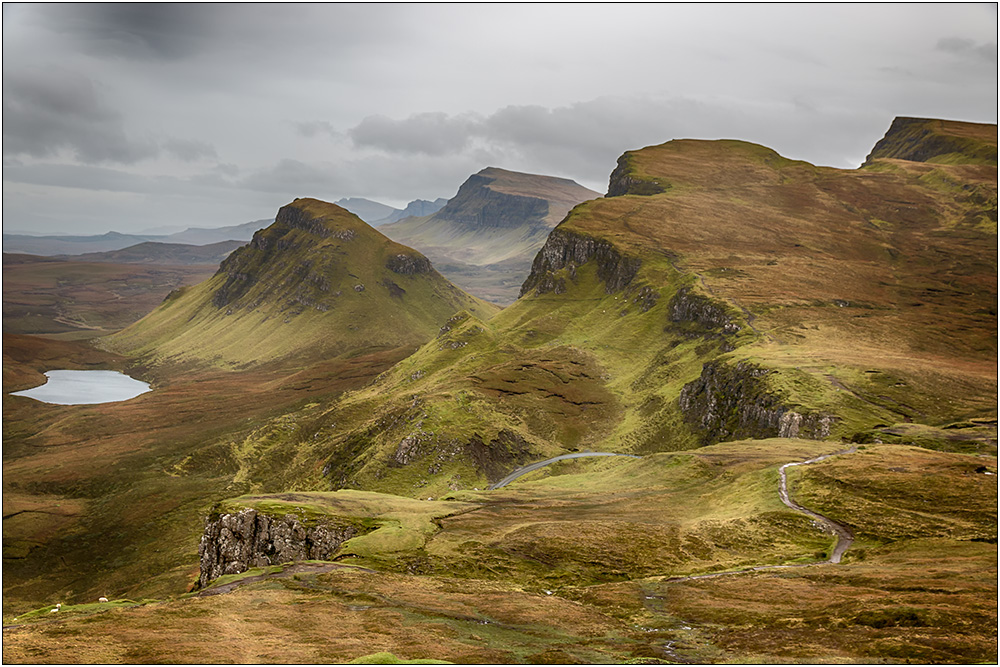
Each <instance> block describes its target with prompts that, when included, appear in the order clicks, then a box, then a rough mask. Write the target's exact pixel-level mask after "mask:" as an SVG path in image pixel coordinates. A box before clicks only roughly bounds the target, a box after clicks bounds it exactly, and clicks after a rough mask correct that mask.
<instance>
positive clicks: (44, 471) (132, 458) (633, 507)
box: [4, 123, 997, 664]
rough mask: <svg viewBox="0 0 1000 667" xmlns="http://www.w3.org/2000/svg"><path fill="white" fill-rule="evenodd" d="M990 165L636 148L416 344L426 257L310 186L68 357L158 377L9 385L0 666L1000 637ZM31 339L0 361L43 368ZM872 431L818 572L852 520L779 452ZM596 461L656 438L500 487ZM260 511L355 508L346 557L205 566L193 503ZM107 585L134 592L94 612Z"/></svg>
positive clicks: (885, 652)
mask: <svg viewBox="0 0 1000 667" xmlns="http://www.w3.org/2000/svg"><path fill="white" fill-rule="evenodd" d="M960 126H961V124H958V126H956V125H955V124H951V123H948V124H944V125H943V127H945V128H946V129H948V128H951V129H948V131H949V132H951V133H952V134H956V135H957V134H960V133H961V131H960V130H961V127H960ZM956 128H958V129H956ZM968 132H970V133H973V134H975V133H976V132H978V130H976V129H975V128H971V129H968ZM911 157H913V156H911ZM978 159H979V158H977V157H976V156H975V155H973V156H972V157H970V158H969V159H966V160H964V162H963V161H962V160H956V159H953V158H949V159H948V160H945V161H937V162H935V161H919V160H913V159H903V158H900V157H875V158H873V159H872V160H871V161H870V162H869V164H867V165H866V166H864V167H862V168H859V169H856V170H839V169H832V168H823V167H816V166H813V165H810V164H808V163H805V162H800V161H792V160H788V159H785V158H783V157H781V156H780V155H778V154H777V153H775V152H773V151H771V150H770V149H767V148H765V147H762V146H757V145H754V144H749V143H745V142H739V141H692V140H683V141H672V142H669V143H666V144H663V145H660V146H652V147H648V148H644V149H641V150H636V151H629V152H628V153H626V154H625V155H624V156H623V157H622V159H621V160H619V165H618V167H617V168H616V169H615V172H614V173H613V174H612V176H611V183H610V187H609V193H610V194H611V195H612V196H608V197H605V198H602V199H595V200H592V201H588V202H585V203H583V204H579V205H577V206H576V207H575V208H573V210H572V211H571V212H570V213H569V214H568V215H567V216H566V217H565V219H564V220H563V222H562V223H561V224H559V225H558V226H557V227H556V228H555V229H554V230H552V231H551V233H550V234H549V236H548V238H547V240H546V242H545V245H544V246H543V247H542V248H541V250H540V251H539V252H538V253H537V255H536V256H535V259H534V261H533V263H532V267H531V272H530V275H529V277H528V278H527V280H526V281H525V282H524V284H523V286H522V287H521V296H520V298H519V299H518V300H517V302H516V303H514V304H513V305H511V306H509V307H507V308H505V309H504V310H502V311H500V312H499V313H497V314H493V313H492V312H491V311H490V310H489V309H487V308H483V307H482V306H481V305H480V304H477V303H476V302H474V301H471V300H470V301H469V302H467V303H471V304H472V305H468V306H463V305H461V304H452V303H451V302H448V303H449V307H451V306H452V305H454V306H455V310H453V311H450V312H448V313H446V314H444V315H443V316H441V317H439V318H438V319H437V320H436V321H435V322H433V323H430V322H428V323H427V324H426V328H425V329H424V330H423V331H424V332H425V333H424V337H423V338H422V339H419V340H415V339H410V338H406V339H403V338H401V337H402V336H405V335H407V334H408V331H407V330H406V329H405V328H403V327H395V326H392V327H390V326H387V325H386V324H385V323H386V322H388V321H389V320H388V319H387V318H386V319H382V320H381V329H377V328H376V327H375V326H374V325H373V324H372V323H371V320H374V319H375V318H378V317H382V318H385V316H386V315H387V314H391V315H393V316H394V319H393V320H392V322H396V321H397V320H396V319H395V318H402V317H404V316H405V317H411V318H414V319H413V321H420V320H419V316H418V315H417V314H406V315H404V313H403V311H405V309H406V308H407V307H408V306H407V304H410V303H415V304H417V305H419V306H420V307H421V308H427V307H429V306H428V305H427V304H429V303H430V301H431V297H430V296H429V294H430V293H433V289H436V288H433V285H437V284H438V283H436V282H431V281H430V280H429V279H427V276H428V275H430V276H433V274H431V273H429V272H427V271H421V270H420V269H421V268H422V267H424V266H426V265H425V264H424V262H425V261H426V260H423V257H422V256H421V255H419V254H418V253H416V252H414V251H407V250H405V249H404V250H399V249H398V248H399V246H396V245H394V244H393V243H392V242H390V241H388V240H387V239H383V240H379V237H377V236H365V235H368V234H369V231H367V228H365V227H360V226H357V225H359V224H360V223H358V222H353V221H355V220H356V218H353V216H351V217H347V216H346V214H341V213H338V212H337V211H339V209H336V210H334V208H331V207H330V206H329V205H324V204H321V203H318V202H315V200H299V201H297V202H295V203H293V204H292V205H290V207H286V209H283V211H284V212H285V214H286V216H279V220H278V222H277V223H276V225H275V226H274V227H272V228H270V229H269V230H265V231H264V232H262V233H260V234H259V235H258V238H256V239H255V241H254V243H252V244H251V245H250V246H248V248H247V249H245V251H242V252H239V253H235V254H234V255H233V256H232V257H231V258H230V259H229V260H227V262H226V264H225V265H224V266H223V267H222V269H221V270H220V272H219V274H217V275H216V276H215V277H214V278H212V279H211V280H210V281H208V282H206V283H203V284H202V285H199V286H197V287H194V288H189V289H188V290H187V291H185V292H182V293H181V294H180V295H176V296H175V297H174V298H172V299H170V300H168V301H167V303H165V304H164V305H163V307H161V308H160V309H159V310H158V311H157V312H156V313H154V314H153V315H151V316H150V317H149V318H146V320H144V321H143V322H140V323H139V324H137V325H136V326H135V327H134V328H132V329H130V330H126V331H125V332H123V333H122V334H120V335H119V336H117V337H114V338H112V339H111V341H112V342H113V343H114V344H115V346H116V347H117V349H121V350H125V351H127V352H128V354H129V355H132V356H130V358H129V360H125V359H123V358H121V357H114V356H113V355H102V356H97V357H88V358H87V359H82V358H81V359H78V360H76V362H78V365H85V362H86V363H92V364H103V365H108V364H110V365H118V366H121V367H125V366H126V365H127V364H132V368H133V369H134V370H137V371H141V372H143V373H145V374H147V377H149V379H151V380H153V381H154V387H155V390H154V391H153V392H150V393H148V394H144V395H143V396H142V397H139V398H137V399H135V400H134V401H128V402H125V403H122V404H109V405H103V406H81V407H63V406H56V407H52V406H41V405H34V404H31V403H30V402H29V401H30V399H25V398H22V397H7V399H5V402H4V457H5V458H4V473H5V475H4V501H5V510H4V516H5V517H6V518H5V526H4V538H5V540H4V542H5V545H4V546H5V564H4V574H5V578H4V594H5V612H6V614H5V622H8V623H9V622H14V623H19V622H21V621H13V619H12V618H11V617H12V616H15V615H17V616H19V618H20V616H22V615H23V614H24V612H28V613H29V618H28V621H29V622H28V623H26V624H25V625H24V627H21V628H18V629H16V630H15V631H14V632H12V633H9V634H8V635H7V636H5V640H6V641H5V644H4V651H5V653H4V658H5V661H8V662H25V661H36V662H37V661H43V662H44V661H52V662H55V661H68V662H74V661H80V660H90V661H96V662H164V661H190V662H204V656H205V655H206V654H207V652H209V651H212V652H213V653H211V654H212V655H214V656H216V659H218V660H228V661H233V662H278V661H280V662H344V661H347V660H353V659H357V658H364V657H365V656H370V655H372V654H373V653H375V652H379V651H385V652H389V653H391V654H392V655H393V656H396V657H399V658H401V659H419V658H427V659H438V660H448V661H451V662H458V663H474V662H533V663H542V662H558V663H563V664H568V663H573V662H604V663H619V662H626V661H646V662H651V661H669V662H695V663H698V662H741V661H742V662H880V661H888V662H892V661H906V660H913V661H924V662H959V663H961V662H984V661H987V662H988V661H990V660H992V659H994V658H995V652H996V634H995V628H996V473H997V467H996V465H997V464H996V437H997V436H996V418H997V415H996V407H997V394H996V363H997V361H996V344H997V339H996V331H997V329H996V301H997V289H996V287H997V278H996V276H997V264H996V247H997V238H996V167H995V165H992V164H982V163H980V162H978ZM352 225H354V226H352ZM362 238H366V239H370V240H371V242H369V243H365V244H364V250H363V252H362V253H361V254H357V255H355V254H354V253H353V252H351V250H352V249H353V248H354V247H355V246H352V244H356V243H357V242H359V241H360V240H362ZM316 248H322V249H324V254H323V255H322V257H320V256H317V255H314V254H312V252H313V251H314V250H315V249H316ZM365 253H367V254H365ZM400 255H402V256H403V257H404V259H400ZM330 257H335V258H337V261H332V260H331V261H330V263H329V264H325V263H324V262H326V261H327V259H328V258H330ZM354 257H358V258H361V259H363V261H361V262H359V263H358V264H353V263H350V262H353V259H350V258H354ZM340 258H343V262H344V263H343V264H342V263H340V262H341V259H340ZM265 267H266V269H267V270H266V271H265V270H264V268H265ZM342 267H346V268H344V269H343V271H342ZM393 267H396V269H403V271H402V273H400V272H399V271H397V270H394V269H393ZM320 269H322V270H320ZM345 272H346V273H345ZM352 274H353V275H352ZM317 276H330V279H329V280H330V282H329V284H327V283H324V281H323V280H321V279H319V278H318V277H317ZM387 279H388V281H389V283H391V284H394V285H396V286H397V287H398V288H400V289H401V290H405V293H403V294H402V295H399V294H397V295H396V296H393V294H394V293H395V292H394V290H393V289H392V288H391V287H390V286H389V284H388V283H387V282H386V280H387ZM421 279H425V280H427V282H425V283H423V284H424V287H420V286H419V284H418V283H419V281H420V280H421ZM355 280H357V281H359V282H360V283H363V284H364V285H365V289H364V291H357V292H352V293H351V294H348V293H347V289H345V288H344V287H347V288H349V289H351V290H353V285H354V284H357V283H355V282H354V281H355ZM428 285H430V286H428ZM342 286H344V287H342ZM338 290H340V291H341V294H340V295H339V296H334V293H335V292H336V291H338ZM444 294H450V292H445V293H444ZM348 297H351V298H353V299H354V300H352V301H349V300H347V298H348ZM368 297H370V299H371V300H367V301H366V300H364V299H366V298H368ZM411 297H413V299H414V300H413V301H412V302H411V301H407V299H409V298H411ZM351 304H370V305H372V309H367V310H366V309H363V308H362V309H361V310H357V311H352V310H350V309H349V307H350V306H351ZM390 306H394V307H393V308H390ZM323 307H326V308H327V309H328V310H327V311H324V310H322V308H323ZM456 311H457V312H456ZM338 312H339V313H355V314H354V315H353V319H350V320H347V319H337V318H336V317H334V318H332V319H328V320H323V322H326V323H327V328H326V329H323V327H322V326H321V325H320V321H321V320H320V318H322V317H323V316H331V315H336V314H337V313H338ZM365 317H367V318H368V319H367V320H365V319H364V318H365ZM428 319H429V318H428ZM286 320H287V321H286ZM227 323H229V324H232V326H233V327H235V331H236V333H234V334H229V333H227V329H226V326H227ZM331 323H333V324H331ZM345 323H350V324H352V325H355V326H358V327H367V326H371V327H372V328H371V329H369V330H367V331H368V332H367V333H364V332H363V331H361V330H360V329H359V330H357V331H356V330H354V329H350V328H349V327H348V328H347V330H346V332H345V331H344V328H343V327H342V326H341V325H343V324H345ZM324 332H325V333H324ZM380 336H387V337H390V338H388V339H384V338H380ZM391 336H399V337H397V338H391ZM407 341H408V344H409V347H406V344H407ZM373 345H374V346H379V345H381V346H383V347H382V348H378V347H376V348H374V349H373V348H372V347H370V346H373ZM392 345H395V347H392V348H391V349H390V348H389V347H388V346H392ZM198 346H202V347H201V348H200V349H199V347H198ZM352 346H356V347H352ZM24 347H25V349H28V346H24ZM43 351H44V350H43ZM338 351H339V352H343V355H342V356H336V354H337V353H338ZM345 351H346V352H345ZM72 352H73V351H72V350H70V349H69V348H65V349H63V348H60V349H59V350H55V349H51V350H48V351H47V353H50V355H51V356H53V357H55V356H60V355H62V356H67V357H69V356H71V353H72ZM91 352H92V351H91ZM38 354H41V352H39V353H38ZM80 354H81V356H86V355H82V353H80ZM21 356H24V355H21ZM11 358H12V359H14V361H15V362H16V363H17V364H19V365H20V367H19V368H18V369H16V370H17V372H14V373H9V374H8V373H7V372H6V371H7V369H6V368H5V381H7V379H8V375H9V376H10V381H11V382H24V381H27V380H28V379H30V378H31V377H33V375H32V374H33V373H35V372H36V371H38V370H41V368H40V367H36V366H35V365H33V362H30V360H28V359H22V358H20V357H18V358H16V359H15V358H14V357H11ZM267 361H274V362H275V363H263V362H267ZM151 362H155V363H152V365H150V364H151ZM174 362H191V363H189V364H188V363H174ZM206 362H208V363H206ZM277 362H281V363H277ZM5 364H6V359H5ZM5 388H6V387H5ZM844 441H849V442H844ZM851 444H853V445H855V446H856V447H857V451H852V452H848V453H844V454H843V455H840V456H836V457H834V458H831V459H829V460H824V461H822V462H819V463H815V464H811V465H808V466H798V467H795V468H790V469H788V486H789V489H790V492H791V495H792V497H793V499H796V500H797V501H798V502H800V503H802V504H804V505H805V506H806V507H809V508H812V509H813V510H815V511H819V512H821V513H823V514H825V515H827V516H829V517H830V518H832V519H834V520H836V521H839V522H841V523H842V524H844V525H845V526H846V527H847V528H848V529H849V530H850V531H851V532H852V534H853V535H854V537H855V542H854V543H853V545H852V546H851V548H850V549H849V550H848V551H847V553H846V555H845V556H844V560H843V561H842V562H841V563H840V564H833V563H823V562H822V561H823V560H824V559H825V557H826V556H827V555H828V554H829V553H830V548H831V547H832V545H833V538H832V537H831V536H830V535H828V534H825V533H823V532H822V531H821V530H819V529H818V528H817V526H816V525H815V524H814V523H813V521H812V520H811V519H810V518H808V517H807V516H805V515H803V514H801V513H798V512H795V511H792V510H791V509H789V508H788V507H786V506H785V505H784V504H782V503H781V501H780V500H779V498H778V494H777V488H778V484H779V474H780V473H779V472H778V471H779V468H780V466H781V465H783V464H785V463H790V462H801V461H803V460H805V459H809V458H812V457H815V456H818V455H821V454H829V453H832V452H836V451H842V450H847V449H848V448H849V447H850V446H851ZM587 450H591V451H604V452H619V453H629V454H635V455H640V456H642V457H643V458H641V459H639V460H634V459H624V458H619V457H615V458H605V459H580V460H573V461H562V462H560V463H558V464H555V465H552V466H547V467H545V468H542V469H540V470H537V471H535V472H532V473H530V474H529V475H526V476H524V477H521V478H519V479H518V480H516V481H515V482H514V483H513V484H511V485H510V486H507V487H504V488H502V489H499V490H496V491H486V490H485V489H486V486H487V485H488V484H489V483H491V482H494V481H496V480H498V479H500V478H502V477H503V476H505V475H506V474H507V473H509V472H510V471H511V470H513V469H514V468H517V467H519V466H521V465H523V464H525V463H528V462H532V461H537V460H539V459H542V458H546V457H549V456H554V455H557V454H563V453H566V452H572V451H587ZM242 508H253V509H254V511H255V512H258V513H259V514H258V515H257V516H260V515H264V516H266V517H269V518H268V520H269V521H271V520H274V521H277V520H279V519H280V520H281V521H285V522H287V523H285V524H282V525H286V526H288V525H292V526H294V522H293V521H292V516H293V515H294V516H295V517H297V518H296V519H295V521H299V520H300V519H301V521H302V522H304V523H305V524H309V525H310V526H311V527H312V528H316V527H317V526H319V525H321V524H322V522H323V521H324V520H325V519H324V517H334V518H335V519H336V521H337V522H338V524H339V525H342V526H348V527H352V528H355V529H357V530H356V532H354V533H352V534H351V535H350V536H348V537H345V539H346V541H344V542H342V543H341V544H340V546H339V547H338V549H339V551H338V552H337V553H336V555H333V556H330V557H331V558H333V559H334V560H333V561H327V562H322V563H299V564H298V565H294V566H288V565H285V564H281V563H268V564H267V565H266V566H261V567H260V568H258V569H254V570H250V571H248V572H246V573H230V574H225V575H224V576H223V578H222V579H220V580H218V581H216V582H215V584H213V585H212V586H210V587H209V588H207V589H206V590H198V591H196V590H194V583H195V582H196V581H197V580H198V578H199V554H198V549H199V539H200V537H201V536H202V534H203V531H204V527H205V524H204V522H203V521H204V518H205V517H206V516H207V517H209V518H210V519H211V518H213V517H216V518H218V517H220V516H221V515H222V514H223V513H232V512H236V511H238V510H241V509H242ZM247 516H249V514H248V515H247ZM253 525H257V524H253ZM273 525H277V524H273ZM289 530H290V531H291V530H293V529H292V528H289ZM294 530H297V528H296V529H294ZM258 534H259V533H258ZM220 535H221V533H220ZM345 535H346V533H345ZM220 539H221V538H220ZM225 539H227V540H228V539H230V538H229V537H226V538H225ZM229 546H232V545H231V544H230V545H229ZM761 565H769V566H770V565H782V566H784V565H789V566H795V567H787V568H785V567H783V568H780V569H771V568H769V569H763V570H752V568H754V567H756V566H761ZM800 566H801V567H800ZM744 569H749V571H747V572H744V573H741V574H725V576H718V577H712V578H691V577H697V576H698V575H705V574H723V573H731V572H734V571H741V570H744ZM189 589H190V590H189ZM185 591H186V593H185ZM101 594H105V595H108V597H111V598H113V599H115V600H119V599H125V598H127V599H129V600H133V601H134V602H135V605H136V606H134V608H123V607H120V606H117V607H116V608H114V609H110V610H108V609H104V610H100V609H99V611H105V612H106V613H101V614H93V613H92V612H93V611H94V610H93V609H92V608H90V607H89V606H88V605H89V604H90V603H92V602H93V600H94V599H96V598H97V596H99V595H101ZM145 598H158V599H161V600H164V601H165V603H164V604H162V605H154V604H141V603H142V602H143V600H144V599H145ZM56 601H61V602H63V603H64V605H66V607H64V608H63V611H60V612H58V613H52V612H50V611H49V608H50V606H51V605H52V604H54V603H55V602H56ZM147 602H148V601H147ZM8 610H9V612H8ZM49 614H51V616H50V615H49ZM22 621H23V619H22ZM152 629H155V630H156V632H151V630H152ZM70 640H71V641H70Z"/></svg>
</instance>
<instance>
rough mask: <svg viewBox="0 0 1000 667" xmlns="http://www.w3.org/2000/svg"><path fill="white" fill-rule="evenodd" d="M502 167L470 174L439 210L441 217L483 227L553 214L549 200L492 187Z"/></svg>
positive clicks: (531, 220) (507, 225)
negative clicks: (456, 192) (550, 212)
mask: <svg viewBox="0 0 1000 667" xmlns="http://www.w3.org/2000/svg"><path fill="white" fill-rule="evenodd" d="M498 171H499V170H496V169H484V170H483V171H481V172H479V173H478V174H473V175H472V176H470V177H469V178H468V180H467V181H465V183H463V184H462V187H460V188H459V189H458V194H456V195H455V196H454V197H453V198H452V199H449V200H448V203H447V204H445V206H444V208H442V209H441V210H440V211H438V212H437V214H436V216H437V219H438V220H441V221H446V222H451V223H453V224H455V225H456V226H459V227H468V228H472V229H483V230H485V229H490V228H510V227H520V226H522V225H524V224H526V223H527V224H532V223H534V224H541V223H542V221H543V220H544V219H545V217H546V216H547V215H548V214H549V202H548V200H546V199H542V198H541V197H533V196H525V195H521V194H512V193H511V192H510V191H507V192H504V191H503V190H500V189H494V188H492V187H490V184H492V183H494V182H495V181H496V180H497V177H496V174H497V173H498Z"/></svg>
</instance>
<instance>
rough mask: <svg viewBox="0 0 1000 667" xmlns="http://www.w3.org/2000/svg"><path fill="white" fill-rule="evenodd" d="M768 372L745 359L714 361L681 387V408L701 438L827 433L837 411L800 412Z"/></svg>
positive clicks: (817, 435)
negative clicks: (770, 383) (771, 385)
mask: <svg viewBox="0 0 1000 667" xmlns="http://www.w3.org/2000/svg"><path fill="white" fill-rule="evenodd" d="M771 372H772V371H769V370H767V369H764V368H759V367H757V366H754V365H753V364H749V363H747V362H740V363H738V364H736V365H735V366H727V365H724V364H722V363H720V362H717V361H713V362H709V363H707V364H705V365H704V367H703V368H702V371H701V377H699V378H698V379H697V380H695V381H693V382H690V383H688V384H687V385H685V386H684V388H683V389H681V394H680V397H679V398H678V403H679V405H680V408H681V412H682V413H683V414H684V419H685V421H687V422H688V423H689V424H691V425H692V426H694V427H695V428H696V429H697V430H698V431H699V432H700V433H701V434H702V441H703V444H712V443H716V442H724V441H726V440H739V439H741V438H810V439H814V440H820V439H822V438H825V437H827V436H829V435H830V425H831V424H832V423H833V421H834V420H835V419H836V417H834V416H832V415H828V414H824V413H799V412H796V411H795V410H793V409H792V408H790V407H788V406H786V405H783V404H782V403H781V399H780V398H779V397H777V396H775V395H774V394H772V393H770V392H769V390H768V387H767V384H766V383H765V381H764V379H763V378H764V376H765V375H767V374H768V373H771Z"/></svg>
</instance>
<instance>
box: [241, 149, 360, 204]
mask: <svg viewBox="0 0 1000 667" xmlns="http://www.w3.org/2000/svg"><path fill="white" fill-rule="evenodd" d="M345 180H347V179H345V176H344V172H343V169H342V168H337V167H333V166H331V165H317V164H307V163H305V162H300V161H299V160H291V159H284V160H281V161H279V162H278V163H277V164H275V165H274V166H273V167H270V168H267V169H262V170H259V171H256V172H254V173H251V174H249V175H248V176H246V177H245V178H243V179H241V180H240V181H238V183H237V185H238V187H241V188H245V189H247V190H254V191H258V192H271V193H285V194H289V195H293V196H296V197H319V198H322V197H323V195H325V194H326V193H330V192H338V191H340V189H341V188H342V186H343V183H344V182H345Z"/></svg>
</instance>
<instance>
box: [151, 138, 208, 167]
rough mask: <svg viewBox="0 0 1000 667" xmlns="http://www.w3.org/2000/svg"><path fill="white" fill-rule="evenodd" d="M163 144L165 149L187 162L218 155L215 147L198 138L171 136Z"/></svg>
mask: <svg viewBox="0 0 1000 667" xmlns="http://www.w3.org/2000/svg"><path fill="white" fill-rule="evenodd" d="M161 145H162V146H163V149H164V150H166V151H167V152H169V153H172V154H173V155H175V156H176V157H178V158H180V159H181V160H184V161H185V162H194V161H195V160H200V159H202V158H214V157H217V154H216V152H215V147H213V146H212V145H211V144H209V143H206V142H204V141H198V140H196V139H177V138H171V139H166V140H164V141H163V142H162V143H161Z"/></svg>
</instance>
